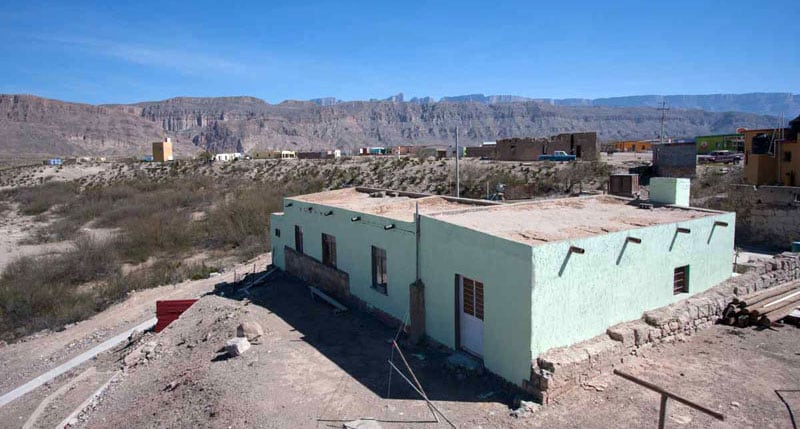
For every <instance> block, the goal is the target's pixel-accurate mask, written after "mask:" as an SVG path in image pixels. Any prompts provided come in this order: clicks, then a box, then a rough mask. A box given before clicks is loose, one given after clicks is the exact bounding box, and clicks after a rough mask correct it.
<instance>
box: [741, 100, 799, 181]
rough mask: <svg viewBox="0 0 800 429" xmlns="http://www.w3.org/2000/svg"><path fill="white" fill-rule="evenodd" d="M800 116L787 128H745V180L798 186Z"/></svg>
mask: <svg viewBox="0 0 800 429" xmlns="http://www.w3.org/2000/svg"><path fill="white" fill-rule="evenodd" d="M798 134H800V116H798V117H797V118H795V119H794V120H792V121H790V122H789V128H777V129H760V130H745V131H744V181H745V183H748V184H751V185H785V186H798V185H800V143H798Z"/></svg>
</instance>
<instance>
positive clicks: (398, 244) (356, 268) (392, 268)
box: [270, 198, 416, 320]
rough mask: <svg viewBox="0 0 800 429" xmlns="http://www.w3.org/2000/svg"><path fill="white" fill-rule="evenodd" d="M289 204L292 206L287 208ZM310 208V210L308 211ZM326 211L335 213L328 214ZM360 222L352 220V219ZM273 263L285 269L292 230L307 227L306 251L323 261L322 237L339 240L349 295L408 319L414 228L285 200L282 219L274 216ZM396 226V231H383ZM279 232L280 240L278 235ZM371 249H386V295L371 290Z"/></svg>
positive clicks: (340, 265)
mask: <svg viewBox="0 0 800 429" xmlns="http://www.w3.org/2000/svg"><path fill="white" fill-rule="evenodd" d="M288 203H291V204H292V205H291V206H290V207H287V204H288ZM309 208H310V209H311V211H309V210H308V209H309ZM325 213H331V214H330V215H328V216H326V215H325ZM355 216H359V217H360V218H361V220H359V221H356V222H353V221H351V218H353V217H355ZM270 221H271V224H270V225H271V227H272V230H273V231H271V232H272V240H273V241H272V242H273V251H274V252H275V253H274V254H273V263H274V264H275V265H277V266H279V267H280V268H282V269H285V268H286V266H285V255H284V252H283V247H284V246H289V247H292V248H294V247H295V246H294V244H295V243H294V226H295V225H300V226H301V227H302V228H303V252H304V253H305V254H306V255H308V256H310V257H312V258H314V259H316V260H318V261H321V260H322V234H323V233H325V234H329V235H333V236H334V237H336V258H337V261H336V266H337V268H339V269H340V270H342V271H345V272H347V273H348V274H349V276H350V293H351V294H353V295H355V296H357V297H358V298H359V299H361V300H363V301H364V302H366V303H367V304H368V305H371V306H373V307H375V308H377V309H379V310H381V311H384V312H386V313H388V314H390V315H392V316H393V317H395V318H396V319H398V320H404V319H406V317H407V312H408V305H409V289H408V288H409V285H410V284H411V283H413V282H414V281H415V276H416V273H415V268H414V267H415V264H416V232H415V229H416V226H415V224H414V223H413V222H402V221H397V220H394V219H388V218H384V217H381V216H373V215H368V214H364V213H357V212H353V211H350V210H344V209H339V208H334V207H330V206H325V205H322V204H312V203H307V202H303V201H298V200H293V199H291V198H286V199H285V200H284V212H283V215H278V214H273V215H272V217H271V220H270ZM388 224H394V225H395V227H394V228H393V229H389V230H386V229H384V226H385V225H388ZM275 228H279V229H280V230H281V236H280V237H276V236H275V231H274V230H275ZM372 246H376V247H380V248H382V249H385V250H386V260H387V266H386V270H387V273H388V285H387V288H386V290H387V294H386V295H384V294H383V293H381V292H378V291H377V290H375V289H374V288H372Z"/></svg>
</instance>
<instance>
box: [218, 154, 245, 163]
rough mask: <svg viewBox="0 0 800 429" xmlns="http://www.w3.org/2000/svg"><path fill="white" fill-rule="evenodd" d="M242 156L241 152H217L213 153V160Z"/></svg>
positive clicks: (228, 159)
mask: <svg viewBox="0 0 800 429" xmlns="http://www.w3.org/2000/svg"><path fill="white" fill-rule="evenodd" d="M243 157H244V156H243V155H242V154H241V152H233V153H218V154H216V155H214V161H222V162H228V161H233V160H235V159H242V158H243Z"/></svg>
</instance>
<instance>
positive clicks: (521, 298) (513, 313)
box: [420, 216, 532, 385]
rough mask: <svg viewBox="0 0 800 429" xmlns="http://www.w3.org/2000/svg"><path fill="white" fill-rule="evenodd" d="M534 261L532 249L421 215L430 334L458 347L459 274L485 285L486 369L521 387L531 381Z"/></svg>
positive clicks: (484, 359) (484, 337) (426, 322)
mask: <svg viewBox="0 0 800 429" xmlns="http://www.w3.org/2000/svg"><path fill="white" fill-rule="evenodd" d="M531 260H532V259H531V247H530V246H528V245H525V244H522V243H517V242H513V241H509V240H505V239H502V238H499V237H495V236H492V235H488V234H484V233H481V232H477V231H474V230H470V229H467V228H464V227H460V226H457V225H453V224H451V223H447V222H443V221H441V220H437V219H435V218H432V217H427V216H422V217H421V220H420V262H421V272H422V280H423V282H424V283H425V329H426V334H427V335H428V336H429V337H431V338H433V339H434V340H436V341H438V342H440V343H442V344H444V345H446V346H448V347H451V348H455V346H456V343H455V342H456V330H455V317H456V314H457V313H456V290H455V275H456V274H459V275H462V276H465V277H468V278H471V279H474V280H478V281H481V282H483V284H484V286H483V295H484V327H483V329H484V331H483V361H484V365H485V366H486V368H488V369H489V370H490V371H492V372H493V373H495V374H497V375H500V376H501V377H503V378H505V379H506V380H508V381H510V382H512V383H514V384H517V385H520V384H521V383H522V380H523V379H526V380H527V379H529V378H530V368H531V351H530V350H531V348H530V343H529V338H531V332H530V329H531V324H530V310H531V306H530V297H531V273H532V267H531Z"/></svg>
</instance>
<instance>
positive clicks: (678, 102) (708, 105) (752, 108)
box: [310, 92, 800, 117]
mask: <svg viewBox="0 0 800 429" xmlns="http://www.w3.org/2000/svg"><path fill="white" fill-rule="evenodd" d="M310 101H312V102H314V103H316V104H318V105H320V106H332V105H334V104H338V103H343V101H341V100H338V99H336V98H334V97H325V98H315V99H313V100H310ZM370 101H401V102H402V101H404V97H403V94H402V93H399V94H396V95H393V96H391V97H389V98H386V99H384V100H370ZM438 101H439V102H451V103H460V102H475V103H482V104H496V103H514V102H524V101H537V102H540V103H547V104H551V105H554V106H604V107H653V108H658V107H662V103H664V106H665V107H667V108H675V109H699V110H707V111H709V112H748V113H757V114H759V115H773V116H778V117H780V116H784V117H793V116H792V115H797V114H798V113H800V94H792V93H790V92H753V93H748V94H707V95H632V96H627V97H610V98H594V99H592V98H530V97H523V96H519V95H483V94H468V95H458V96H454V97H442V98H440V99H439V100H438ZM408 102H410V103H422V104H425V103H434V102H436V100H435V99H434V98H432V97H414V98H411V99H410V100H408Z"/></svg>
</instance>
